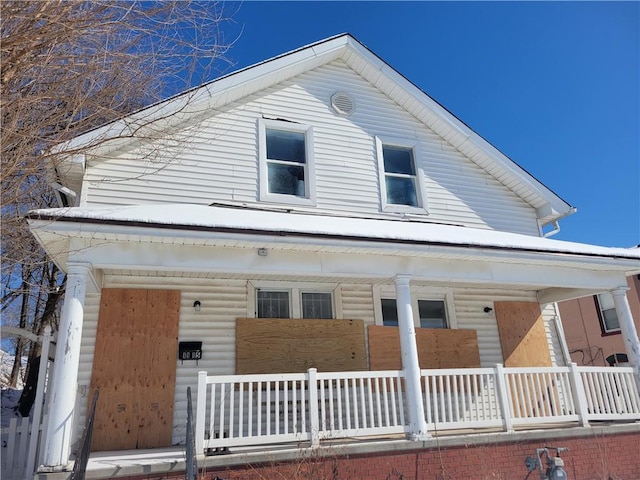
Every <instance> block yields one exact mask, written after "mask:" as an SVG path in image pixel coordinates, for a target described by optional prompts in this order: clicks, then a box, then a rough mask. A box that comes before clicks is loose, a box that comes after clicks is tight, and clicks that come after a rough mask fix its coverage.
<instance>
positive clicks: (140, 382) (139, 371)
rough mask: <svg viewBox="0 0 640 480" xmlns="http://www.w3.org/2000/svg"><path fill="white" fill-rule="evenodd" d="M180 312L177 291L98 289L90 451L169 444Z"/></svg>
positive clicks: (92, 377)
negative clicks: (95, 401) (96, 394)
mask: <svg viewBox="0 0 640 480" xmlns="http://www.w3.org/2000/svg"><path fill="white" fill-rule="evenodd" d="M179 317H180V292H179V291H177V290H135V289H103V290H102V296H101V303H100V314H99V317H98V318H99V320H98V332H97V336H96V346H95V351H94V359H93V372H92V375H91V391H93V390H94V389H95V388H99V389H100V397H99V399H98V405H97V408H96V418H95V425H94V431H93V441H92V450H93V451H99V450H125V449H133V448H156V447H168V446H170V445H171V431H172V428H173V402H174V394H175V376H176V362H177V360H176V358H177V350H178V346H177V345H178V322H179Z"/></svg>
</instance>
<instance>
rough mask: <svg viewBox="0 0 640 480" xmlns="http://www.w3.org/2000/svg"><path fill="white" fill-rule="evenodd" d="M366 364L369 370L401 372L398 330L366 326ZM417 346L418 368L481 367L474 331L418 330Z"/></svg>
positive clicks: (396, 328) (395, 328)
mask: <svg viewBox="0 0 640 480" xmlns="http://www.w3.org/2000/svg"><path fill="white" fill-rule="evenodd" d="M368 334H369V365H370V369H371V370H400V369H402V357H401V353H400V336H399V332H398V327H383V326H378V325H369V327H368ZM416 345H417V348H418V361H419V363H420V368H473V367H479V366H480V352H479V350H478V336H477V332H476V331H475V330H467V329H441V328H437V329H436V328H417V329H416Z"/></svg>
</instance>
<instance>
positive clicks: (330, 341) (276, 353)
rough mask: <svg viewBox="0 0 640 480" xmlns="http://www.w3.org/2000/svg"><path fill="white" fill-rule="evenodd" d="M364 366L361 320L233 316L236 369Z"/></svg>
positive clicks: (327, 369) (280, 370)
mask: <svg viewBox="0 0 640 480" xmlns="http://www.w3.org/2000/svg"><path fill="white" fill-rule="evenodd" d="M309 368H317V369H318V371H322V372H333V371H350V370H366V369H367V358H366V351H365V339H364V322H363V321H362V320H335V319H331V320H311V319H290V318H287V319H271V318H269V319H256V318H238V319H237V320H236V373H237V374H249V373H296V372H298V373H299V372H305V371H306V370H307V369H309Z"/></svg>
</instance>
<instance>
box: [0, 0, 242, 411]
mask: <svg viewBox="0 0 640 480" xmlns="http://www.w3.org/2000/svg"><path fill="white" fill-rule="evenodd" d="M233 8H236V7H235V6H234V5H233V4H231V5H225V4H221V3H214V2H194V1H188V0H165V1H161V2H160V1H159V2H137V1H136V2H134V1H121V0H88V1H61V0H40V1H13V0H3V1H2V2H0V17H1V43H0V53H1V58H0V61H1V69H0V70H1V71H0V87H1V90H0V114H1V152H0V157H1V162H2V163H1V165H2V177H1V182H2V185H1V186H2V197H1V202H2V203H1V205H2V207H1V214H2V251H1V261H2V283H1V296H0V298H1V303H0V309H1V312H2V316H3V320H2V321H3V324H5V325H14V326H20V327H22V328H28V329H30V330H31V331H33V332H34V333H39V332H41V330H42V328H43V325H44V324H45V323H47V324H51V325H52V326H53V327H54V328H55V327H56V323H57V310H58V303H59V299H60V298H61V297H62V293H63V291H64V275H63V272H60V271H59V269H58V268H57V267H56V266H55V265H54V264H53V263H51V262H50V261H49V259H47V257H46V255H45V254H44V252H43V251H42V250H41V249H40V248H39V247H38V245H37V243H36V242H35V240H34V239H33V237H32V236H31V235H30V233H29V232H28V229H27V226H26V222H24V221H23V216H24V214H25V213H26V212H27V211H29V210H32V209H34V208H46V207H53V206H63V205H59V201H60V198H61V197H60V196H58V195H56V193H55V189H54V188H53V186H55V182H56V169H57V168H58V167H59V165H60V164H61V161H62V160H63V159H64V158H65V156H68V155H73V154H78V153H83V152H85V151H87V150H89V149H91V148H94V147H95V146H96V142H100V141H104V139H101V138H96V139H94V140H93V141H92V142H89V143H84V144H82V145H79V146H75V147H73V148H69V149H66V150H65V149H59V148H56V146H57V145H60V144H63V143H64V142H68V141H69V140H70V139H72V138H75V137H77V136H78V135H80V134H82V133H85V132H88V131H90V130H92V129H95V128H96V127H99V126H101V125H103V124H105V123H108V122H111V121H114V120H116V119H120V118H123V117H124V116H125V115H127V114H130V113H132V112H136V111H138V110H139V109H141V108H143V107H145V106H148V105H152V104H154V103H155V102H158V101H159V100H161V99H163V98H167V97H170V96H172V95H175V94H177V93H179V92H182V91H187V92H188V91H189V89H190V88H192V87H194V86H196V85H199V84H201V83H203V82H205V81H208V80H211V79H213V78H215V77H216V76H218V75H219V74H220V73H222V72H223V71H224V70H226V68H228V63H227V62H226V60H225V53H226V52H227V50H228V48H229V47H230V45H231V44H232V43H233V42H232V41H231V40H229V39H226V38H225V36H224V33H225V32H226V31H227V30H228V28H227V27H228V22H230V21H231V18H232V16H233V11H232V9H233ZM183 97H184V95H183ZM186 103H188V93H187V97H186V100H185V102H183V104H186ZM144 126H145V127H149V126H150V125H144ZM142 127H143V125H141V124H137V125H136V128H135V129H128V130H127V131H126V132H125V131H124V130H123V132H122V134H126V135H128V136H135V135H136V134H140V135H142V134H144V135H147V136H148V135H151V134H153V135H158V136H159V135H162V134H163V133H162V129H160V128H158V129H153V128H151V129H150V128H142ZM150 132H152V133H150ZM25 348H26V347H25V345H23V343H22V342H21V341H17V342H16V346H15V357H16V364H15V365H14V372H13V374H12V378H11V382H12V384H13V385H14V386H15V383H16V381H17V377H18V366H19V365H18V363H17V362H18V361H19V359H20V358H21V357H22V356H23V355H24V354H25V353H26V351H25ZM37 354H38V350H37V348H32V349H31V354H30V357H31V358H30V363H31V362H32V361H34V360H35V357H36V355H37ZM26 390H27V389H25V391H26ZM23 407H24V406H23ZM29 407H30V404H29ZM22 410H23V411H28V410H27V409H25V408H22Z"/></svg>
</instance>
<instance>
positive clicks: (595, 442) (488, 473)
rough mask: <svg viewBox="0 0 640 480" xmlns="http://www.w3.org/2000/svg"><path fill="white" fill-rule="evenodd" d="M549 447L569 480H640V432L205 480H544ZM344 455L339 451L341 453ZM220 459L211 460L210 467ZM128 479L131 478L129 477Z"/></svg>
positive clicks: (286, 467)
mask: <svg viewBox="0 0 640 480" xmlns="http://www.w3.org/2000/svg"><path fill="white" fill-rule="evenodd" d="M545 444H547V445H551V446H556V447H568V448H569V451H568V452H565V453H563V454H562V458H563V459H564V461H565V470H566V471H567V474H568V476H569V480H638V479H640V448H639V447H640V426H639V427H638V432H637V433H627V434H614V435H599V436H590V437H579V438H566V439H561V440H558V441H556V440H553V439H551V438H548V439H546V440H542V441H541V440H531V441H519V442H513V443H496V444H485V445H473V446H459V447H446V448H441V449H437V448H436V449H427V450H416V451H409V452H402V453H397V452H394V453H387V454H384V453H377V454H366V455H348V456H339V455H336V456H335V457H331V456H329V457H324V458H313V454H308V453H305V454H304V455H306V458H302V459H301V460H298V461H289V462H282V463H263V464H256V465H242V466H234V467H224V468H218V469H216V468H215V467H212V466H210V467H206V468H204V469H203V472H202V473H201V476H200V477H199V479H201V480H213V479H215V478H216V477H219V478H222V479H224V480H254V479H255V480H271V479H277V480H302V479H304V480H307V479H308V480H371V479H376V480H513V479H518V480H520V479H526V480H538V479H539V478H540V476H539V472H538V471H535V472H532V473H530V474H529V475H527V469H526V467H525V464H524V462H525V458H526V457H527V456H534V455H535V450H536V448H541V447H543V446H544V445H545ZM337 449H339V447H337ZM215 458H216V457H208V458H207V462H206V463H208V464H210V465H212V464H214V463H215ZM125 478H126V477H125ZM128 478H129V480H160V479H162V480H178V479H180V480H183V479H184V478H185V477H184V474H182V475H177V474H176V473H171V474H160V475H150V476H135V477H128Z"/></svg>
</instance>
